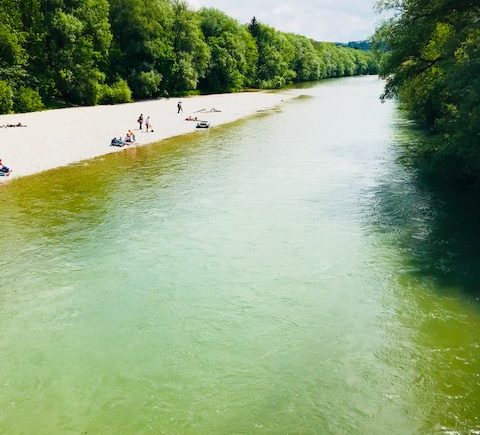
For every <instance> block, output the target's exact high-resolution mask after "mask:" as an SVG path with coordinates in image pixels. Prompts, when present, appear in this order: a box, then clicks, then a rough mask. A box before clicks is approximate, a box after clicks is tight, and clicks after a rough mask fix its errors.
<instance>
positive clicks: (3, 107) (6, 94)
mask: <svg viewBox="0 0 480 435" xmlns="http://www.w3.org/2000/svg"><path fill="white" fill-rule="evenodd" d="M12 109H13V92H12V88H11V87H10V85H9V84H8V83H7V82H6V81H4V80H0V114H1V113H10V112H11V111H12Z"/></svg>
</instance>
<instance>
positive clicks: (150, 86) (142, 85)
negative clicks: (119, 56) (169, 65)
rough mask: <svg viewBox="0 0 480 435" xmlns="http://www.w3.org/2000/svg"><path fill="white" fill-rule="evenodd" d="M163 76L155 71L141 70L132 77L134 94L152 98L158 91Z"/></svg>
mask: <svg viewBox="0 0 480 435" xmlns="http://www.w3.org/2000/svg"><path fill="white" fill-rule="evenodd" d="M162 80H163V76H162V75H161V74H160V73H158V72H156V71H142V72H141V73H140V74H139V75H138V76H137V77H135V79H134V83H133V86H134V89H135V96H137V97H139V98H154V97H157V96H158V94H159V92H160V84H161V83H162Z"/></svg>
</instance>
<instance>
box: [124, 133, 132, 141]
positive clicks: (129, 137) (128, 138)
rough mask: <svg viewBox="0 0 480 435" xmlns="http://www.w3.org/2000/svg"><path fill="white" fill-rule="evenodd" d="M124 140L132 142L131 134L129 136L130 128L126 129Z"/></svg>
mask: <svg viewBox="0 0 480 435" xmlns="http://www.w3.org/2000/svg"><path fill="white" fill-rule="evenodd" d="M125 142H126V143H132V136H130V130H128V131H127V134H126V136H125Z"/></svg>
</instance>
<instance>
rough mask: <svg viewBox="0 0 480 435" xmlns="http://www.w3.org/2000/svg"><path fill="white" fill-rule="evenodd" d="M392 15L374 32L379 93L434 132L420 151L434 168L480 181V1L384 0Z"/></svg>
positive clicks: (418, 150)
mask: <svg viewBox="0 0 480 435" xmlns="http://www.w3.org/2000/svg"><path fill="white" fill-rule="evenodd" d="M379 7H380V8H383V9H388V10H390V11H391V12H393V17H392V18H391V19H389V20H388V21H386V22H385V23H384V24H383V25H382V26H381V27H380V28H379V29H378V30H377V32H376V35H375V44H376V46H377V47H380V48H382V49H383V50H385V54H384V56H383V60H382V65H381V74H382V76H383V77H384V78H386V80H387V85H386V89H385V94H384V98H391V97H397V96H398V97H399V100H400V101H401V103H402V105H403V106H404V107H405V108H406V109H407V110H408V112H409V113H410V114H411V115H412V117H413V118H414V119H415V120H417V121H418V122H419V123H420V124H422V125H424V126H426V127H427V128H429V129H430V130H431V131H432V133H434V140H432V141H430V142H429V144H430V145H426V144H422V145H421V146H419V148H418V149H417V153H418V154H419V155H422V156H424V157H427V158H428V159H429V160H430V163H431V164H432V166H433V167H434V169H435V170H436V171H437V172H444V173H446V174H447V173H448V174H450V175H455V176H462V177H468V178H472V177H473V178H476V179H477V180H478V179H480V153H479V148H478V147H479V146H480V105H479V101H480V3H479V2H478V0H383V1H382V2H380V3H379Z"/></svg>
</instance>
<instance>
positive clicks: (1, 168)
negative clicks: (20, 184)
mask: <svg viewBox="0 0 480 435" xmlns="http://www.w3.org/2000/svg"><path fill="white" fill-rule="evenodd" d="M0 172H2V173H3V174H6V175H9V174H10V172H12V170H11V169H10V168H9V167H8V166H5V165H4V164H3V162H2V159H0Z"/></svg>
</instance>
